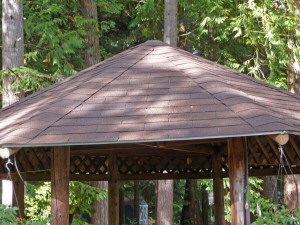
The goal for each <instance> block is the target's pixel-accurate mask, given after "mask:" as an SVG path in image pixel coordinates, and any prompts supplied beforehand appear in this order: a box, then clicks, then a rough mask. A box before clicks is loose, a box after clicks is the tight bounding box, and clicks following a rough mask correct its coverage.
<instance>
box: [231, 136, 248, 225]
mask: <svg viewBox="0 0 300 225" xmlns="http://www.w3.org/2000/svg"><path fill="white" fill-rule="evenodd" d="M228 157H229V159H228V161H229V181H230V202H231V225H249V224H250V211H249V207H248V209H245V204H246V199H245V181H247V180H248V177H247V178H246V179H245V175H246V170H245V168H246V167H245V151H244V145H243V139H242V138H241V137H239V138H232V139H230V140H229V141H228Z"/></svg>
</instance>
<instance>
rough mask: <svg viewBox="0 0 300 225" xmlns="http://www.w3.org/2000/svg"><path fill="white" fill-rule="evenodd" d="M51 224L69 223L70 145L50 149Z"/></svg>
mask: <svg viewBox="0 0 300 225" xmlns="http://www.w3.org/2000/svg"><path fill="white" fill-rule="evenodd" d="M51 156H52V157H51V217H52V221H51V225H67V224H69V173H70V147H69V146H62V147H53V148H52V151H51Z"/></svg>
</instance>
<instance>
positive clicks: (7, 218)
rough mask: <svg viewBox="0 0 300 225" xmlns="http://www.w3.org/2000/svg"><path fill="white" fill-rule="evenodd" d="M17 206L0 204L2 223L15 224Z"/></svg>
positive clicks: (0, 219)
mask: <svg viewBox="0 0 300 225" xmlns="http://www.w3.org/2000/svg"><path fill="white" fill-rule="evenodd" d="M17 210H18V208H17V207H13V208H7V207H6V206H5V205H2V204H0V221H1V224H3V225H10V224H11V223H14V224H17V220H16V219H15V216H16V215H17Z"/></svg>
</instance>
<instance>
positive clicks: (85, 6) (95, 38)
mask: <svg viewBox="0 0 300 225" xmlns="http://www.w3.org/2000/svg"><path fill="white" fill-rule="evenodd" d="M81 11H82V15H83V17H84V18H86V19H87V23H86V26H85V30H86V37H85V48H84V61H85V65H86V66H88V67H90V66H92V65H94V64H96V63H99V62H100V53H99V28H98V12H97V5H96V4H95V2H94V1H93V0H81ZM89 184H90V185H91V186H92V187H97V188H102V189H106V190H107V188H108V183H107V181H91V182H89ZM94 207H95V209H96V213H94V214H93V215H92V218H91V222H92V224H103V225H107V224H108V203H107V199H103V200H101V201H97V202H96V203H95V204H94Z"/></svg>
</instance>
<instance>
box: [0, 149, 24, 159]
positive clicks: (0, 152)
mask: <svg viewBox="0 0 300 225" xmlns="http://www.w3.org/2000/svg"><path fill="white" fill-rule="evenodd" d="M20 149H21V148H0V157H1V158H2V159H7V158H9V157H10V156H11V155H13V154H15V153H16V152H17V151H19V150H20Z"/></svg>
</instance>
